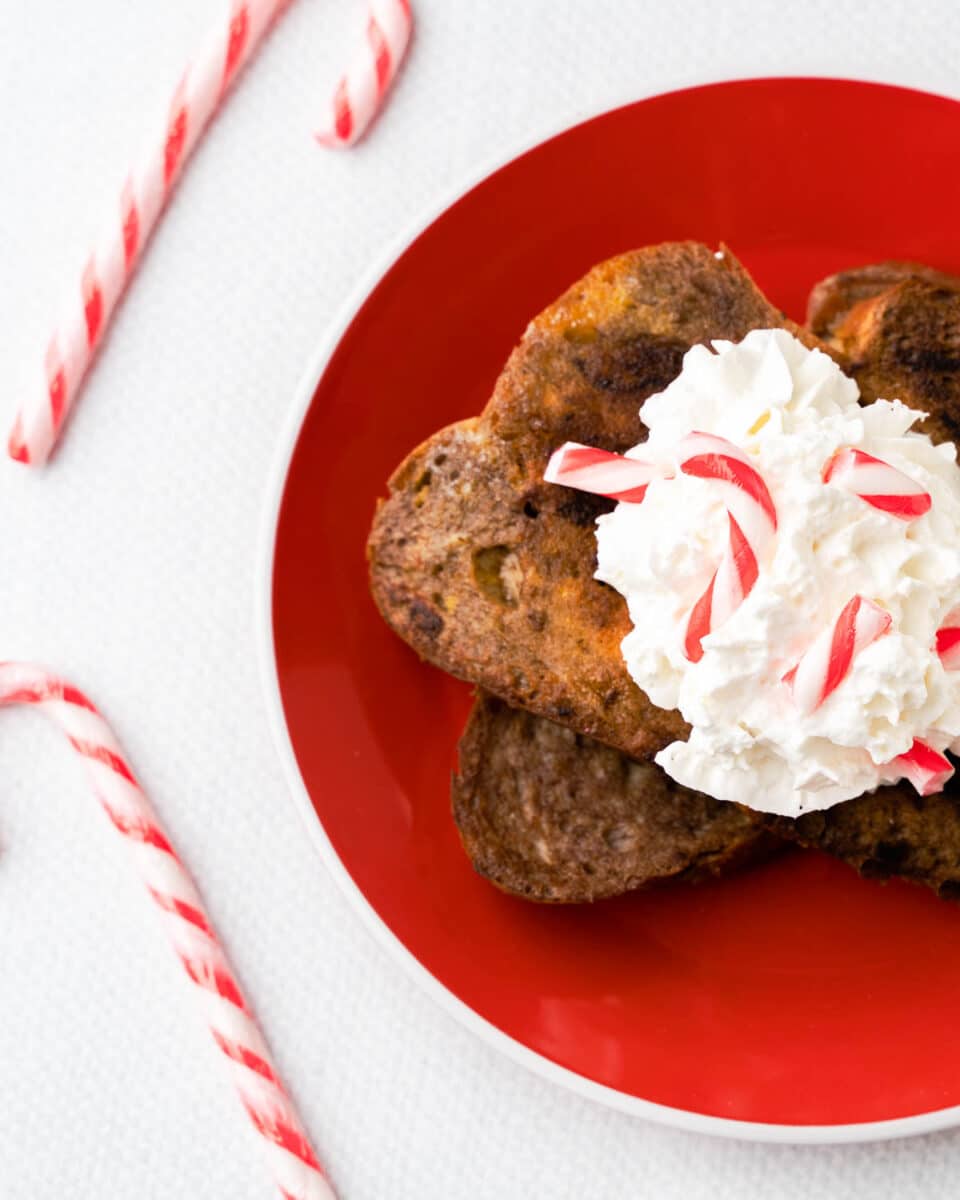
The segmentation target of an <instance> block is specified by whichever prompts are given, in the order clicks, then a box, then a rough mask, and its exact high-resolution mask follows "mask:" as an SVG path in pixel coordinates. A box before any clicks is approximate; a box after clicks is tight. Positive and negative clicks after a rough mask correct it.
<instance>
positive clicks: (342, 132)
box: [316, 0, 413, 146]
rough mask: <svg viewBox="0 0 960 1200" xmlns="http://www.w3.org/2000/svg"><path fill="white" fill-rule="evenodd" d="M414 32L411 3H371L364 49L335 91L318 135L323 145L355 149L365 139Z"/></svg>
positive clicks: (401, 0)
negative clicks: (358, 142)
mask: <svg viewBox="0 0 960 1200" xmlns="http://www.w3.org/2000/svg"><path fill="white" fill-rule="evenodd" d="M412 29H413V14H412V13H411V11H410V4H409V2H408V0H371V4H370V11H369V13H368V15H367V26H366V30H365V37H364V43H363V47H362V48H361V49H360V50H359V51H358V53H357V56H356V58H355V59H354V60H353V62H352V63H351V64H350V67H349V69H348V70H347V72H346V73H345V74H344V75H343V76H342V77H341V79H340V81H339V83H338V84H337V86H336V88H335V89H334V92H333V97H332V99H331V101H330V106H329V108H330V111H329V113H328V114H327V115H326V117H325V118H324V121H323V123H322V125H321V126H320V128H319V129H318V130H317V132H316V139H317V141H318V142H319V143H320V144H321V145H322V146H352V145H353V144H354V142H357V141H358V140H359V139H360V138H362V137H363V135H364V133H365V132H366V130H367V128H368V126H369V125H370V122H371V121H372V120H373V118H374V117H375V116H376V115H377V113H378V112H379V111H380V107H381V105H382V104H383V98H384V96H385V95H386V94H387V90H388V89H389V87H390V84H391V83H392V82H393V79H394V77H395V75H396V73H397V70H398V69H399V67H400V63H401V62H402V61H403V56H404V54H405V53H406V50H407V45H408V43H409V41H410V33H411V31H412Z"/></svg>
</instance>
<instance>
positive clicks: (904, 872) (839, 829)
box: [767, 775, 960, 900]
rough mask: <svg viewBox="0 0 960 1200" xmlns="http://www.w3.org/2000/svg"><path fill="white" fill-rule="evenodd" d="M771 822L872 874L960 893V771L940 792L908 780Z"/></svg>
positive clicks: (782, 832)
mask: <svg viewBox="0 0 960 1200" xmlns="http://www.w3.org/2000/svg"><path fill="white" fill-rule="evenodd" d="M767 825H768V828H770V830H771V831H772V832H774V833H776V834H777V836H778V837H783V838H788V839H790V840H792V841H795V842H797V843H799V844H800V845H801V846H808V847H812V848H815V849H817V850H825V851H826V852H827V853H828V854H832V855H833V856H834V857H835V858H839V859H842V860H843V861H844V862H845V863H847V864H849V865H850V866H851V867H853V868H854V869H855V870H857V871H859V872H860V874H861V875H863V876H865V877H866V878H868V879H883V880H885V879H890V878H892V877H898V878H901V879H907V880H910V881H911V882H912V883H919V884H923V885H924V886H925V887H928V888H932V889H933V891H935V892H936V893H937V895H938V896H941V897H943V898H945V899H950V900H958V899H960V777H958V776H956V775H955V776H954V777H953V778H952V779H951V780H950V781H949V783H948V784H947V786H946V788H945V790H944V791H943V792H941V793H939V794H938V795H936V796H918V795H917V793H916V792H915V791H914V790H913V788H912V787H910V786H909V785H908V784H905V783H899V784H897V785H896V786H895V787H884V788H879V789H878V790H877V791H876V792H870V793H868V794H867V795H865V796H860V797H858V799H856V800H848V801H846V803H844V804H838V805H836V806H835V807H833V808H830V809H827V810H826V811H824V812H812V813H805V814H804V815H803V816H802V817H797V818H795V819H793V820H789V819H787V818H773V819H770V820H768V822H767Z"/></svg>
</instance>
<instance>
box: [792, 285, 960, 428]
mask: <svg viewBox="0 0 960 1200" xmlns="http://www.w3.org/2000/svg"><path fill="white" fill-rule="evenodd" d="M808 320H809V322H810V325H811V328H812V329H813V330H814V331H815V332H817V333H819V334H820V335H821V336H822V337H824V338H825V339H826V341H827V344H828V345H829V346H830V348H831V349H832V350H833V352H834V353H835V355H836V356H837V358H838V359H839V360H840V361H841V363H842V365H843V367H844V370H846V371H847V373H848V374H850V375H852V376H853V378H854V379H856V381H857V384H858V385H859V387H860V393H861V395H862V397H863V399H864V400H865V401H868V402H869V401H870V400H875V399H876V398H877V397H878V396H884V397H886V398H888V399H890V398H892V397H898V398H899V399H901V400H903V402H904V403H905V404H909V405H910V406H911V407H912V408H919V409H921V410H922V411H923V412H927V413H929V414H930V415H929V416H928V418H927V420H926V421H925V422H924V423H923V425H922V426H921V428H922V430H923V432H924V433H927V434H929V436H930V437H931V438H933V440H934V441H935V442H942V441H955V440H957V438H958V437H960V279H958V278H956V277H955V276H952V275H946V274H944V273H943V272H942V271H935V270H933V269H932V268H931V267H922V266H918V265H917V264H915V263H881V264H878V265H877V266H871V267H861V268H858V269H856V270H852V271H845V272H843V273H841V274H840V275H833V276H831V277H830V278H829V279H825V280H823V282H822V283H819V284H817V286H816V287H815V288H814V289H813V291H812V292H811V294H810V303H809V306H808Z"/></svg>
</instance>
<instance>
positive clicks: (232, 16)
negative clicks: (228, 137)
mask: <svg viewBox="0 0 960 1200" xmlns="http://www.w3.org/2000/svg"><path fill="white" fill-rule="evenodd" d="M288 2H289V0H232V3H231V4H230V6H229V12H228V15H227V19H226V20H225V21H222V22H221V23H220V24H219V25H218V26H217V28H216V29H214V30H213V31H212V32H211V34H210V36H209V37H208V38H207V40H206V41H205V42H204V44H203V46H202V47H201V49H200V52H199V54H198V55H197V57H196V58H195V59H194V61H193V62H192V63H191V64H190V66H189V67H188V68H187V69H186V71H185V72H184V74H183V77H182V79H181V81H180V84H179V86H178V87H177V89H176V91H175V92H174V94H173V99H172V100H171V102H170V106H169V109H168V110H167V114H166V118H165V120H164V123H163V127H162V128H161V129H160V130H159V132H158V133H157V134H156V135H155V136H154V137H153V139H152V140H151V141H150V142H149V143H148V145H147V146H146V148H145V152H144V154H143V157H142V159H141V161H140V164H139V166H138V167H137V168H136V169H135V170H133V171H132V172H131V173H130V174H129V175H128V177H127V180H126V182H125V183H124V185H123V188H122V189H121V192H120V199H119V203H118V205H117V207H116V209H115V211H114V213H113V215H112V216H111V219H110V222H109V224H108V225H107V226H106V228H105V229H104V230H103V232H102V235H101V237H100V240H99V242H98V243H97V246H96V248H95V249H94V251H93V253H92V254H91V255H90V257H89V258H88V260H87V264H86V266H85V268H84V270H83V274H82V276H81V279H80V286H79V287H78V288H77V289H76V290H75V291H74V292H72V293H71V294H70V295H69V296H68V298H67V302H66V305H65V307H64V314H63V318H62V321H61V323H60V325H59V326H58V327H57V329H56V330H55V331H54V333H53V336H52V337H51V339H50V342H49V344H48V346H47V352H46V360H45V371H44V375H45V378H44V380H43V383H42V384H41V385H40V386H39V387H38V389H37V391H36V392H35V393H34V394H32V395H30V396H28V397H27V398H26V400H25V401H24V403H23V405H22V407H21V408H20V411H19V412H18V414H17V416H16V419H15V421H14V425H13V430H12V432H11V434H10V438H9V442H8V450H9V453H10V456H11V457H12V458H14V459H16V460H17V461H18V462H22V463H33V464H40V463H43V462H45V461H46V459H47V457H48V456H49V454H50V452H51V450H52V449H53V447H54V446H55V444H56V442H57V439H58V437H59V435H60V431H61V429H62V428H63V424H64V422H65V421H66V419H67V416H68V415H69V412H70V409H71V407H72V405H73V402H74V400H75V399H76V396H77V392H78V390H79V387H80V383H81V381H82V379H83V377H84V375H85V374H86V371H87V368H88V367H89V366H90V363H91V362H92V360H93V357H94V355H95V353H96V350H97V347H98V346H99V344H100V342H101V340H102V338H103V333H104V330H105V329H106V327H107V324H108V323H109V321H110V317H111V315H112V314H113V311H114V309H115V307H116V305H117V301H118V300H119V299H120V296H121V295H122V293H123V290H124V288H125V287H126V285H127V283H128V282H129V280H130V277H131V275H132V274H133V271H134V268H135V267H136V265H137V262H138V261H139V258H140V255H141V253H142V251H143V247H144V245H145V244H146V242H147V239H148V238H149V236H150V233H151V232H152V230H153V227H154V225H155V224H156V223H157V219H158V218H159V216H160V214H161V212H162V211H163V208H164V205H165V204H166V202H167V200H168V199H169V197H170V194H171V192H172V191H173V189H174V186H175V185H176V182H177V179H178V177H179V175H180V171H181V169H182V167H183V164H184V163H185V162H186V160H187V159H188V158H189V156H190V152H191V151H192V150H193V148H194V146H195V145H196V144H197V141H198V140H199V138H200V135H201V133H202V132H203V130H204V128H205V126H206V124H207V122H208V121H209V120H210V118H211V117H212V116H213V114H214V112H215V111H216V109H217V107H218V105H219V104H220V101H221V99H222V98H223V96H224V94H225V93H226V91H227V89H228V88H229V87H230V84H231V83H232V82H233V80H234V79H235V78H236V76H237V73H238V72H239V70H240V69H241V67H242V66H243V65H244V63H245V62H246V61H247V60H248V59H249V58H250V56H251V54H252V53H253V52H254V50H255V49H256V47H257V45H258V44H259V42H260V41H261V39H262V38H263V35H264V33H266V31H267V29H268V28H269V26H270V23H271V21H272V20H273V18H274V17H275V16H276V15H278V14H279V13H280V12H281V10H282V9H283V8H285V7H286V5H287V3H288Z"/></svg>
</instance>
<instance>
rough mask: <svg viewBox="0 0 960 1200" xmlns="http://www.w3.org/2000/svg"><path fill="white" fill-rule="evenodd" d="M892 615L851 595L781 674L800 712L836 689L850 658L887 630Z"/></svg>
mask: <svg viewBox="0 0 960 1200" xmlns="http://www.w3.org/2000/svg"><path fill="white" fill-rule="evenodd" d="M892 624H893V618H892V617H891V616H890V614H889V613H888V612H885V611H884V610H883V609H882V608H881V607H880V606H879V605H878V604H874V603H873V601H872V600H867V599H865V598H864V597H863V596H854V597H853V599H852V600H848V601H847V603H846V604H845V605H844V606H843V611H842V612H841V613H840V615H839V617H837V619H836V621H834V623H833V625H832V626H830V627H829V628H828V629H825V630H823V632H822V633H821V634H820V635H819V636H818V637H817V638H816V639H815V640H814V642H813V644H812V645H811V646H810V648H809V649H808V650H806V651H805V653H804V654H803V657H802V658H801V659H800V661H799V662H798V663H797V665H796V666H795V667H794V668H793V670H791V671H788V672H787V674H786V675H784V677H783V682H784V683H785V684H786V685H787V686H788V687H789V688H790V691H791V693H792V695H793V700H794V703H795V704H796V706H797V708H798V709H799V710H800V712H802V713H804V714H809V713H812V712H813V711H814V710H815V709H817V708H819V707H820V705H821V704H822V703H823V702H824V700H826V699H827V697H828V696H830V695H832V694H833V692H835V691H836V690H837V688H838V687H839V686H840V684H841V683H843V681H844V679H846V677H847V675H848V674H849V673H850V668H851V667H852V666H853V660H854V659H855V658H856V656H857V655H858V654H859V653H860V651H861V650H865V649H866V648H867V646H870V645H872V644H873V643H874V642H875V641H876V640H877V639H878V638H881V637H883V635H884V634H885V633H888V632H889V630H890V626H891V625H892Z"/></svg>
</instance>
